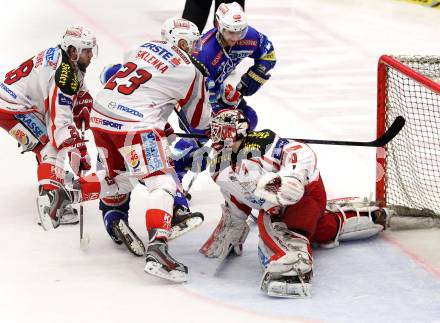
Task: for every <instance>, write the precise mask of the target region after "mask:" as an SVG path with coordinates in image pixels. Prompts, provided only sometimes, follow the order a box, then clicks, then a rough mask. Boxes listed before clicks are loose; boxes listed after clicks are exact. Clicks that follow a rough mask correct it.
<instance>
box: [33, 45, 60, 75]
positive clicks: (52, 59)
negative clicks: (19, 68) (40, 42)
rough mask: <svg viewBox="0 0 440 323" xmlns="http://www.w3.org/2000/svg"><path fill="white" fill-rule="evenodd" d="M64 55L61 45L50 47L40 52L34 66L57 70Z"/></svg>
mask: <svg viewBox="0 0 440 323" xmlns="http://www.w3.org/2000/svg"><path fill="white" fill-rule="evenodd" d="M61 57H62V49H61V48H59V47H49V48H46V49H45V50H43V51H41V52H39V53H38V54H37V55H36V56H35V58H34V61H35V63H34V64H35V65H34V67H36V68H37V67H40V66H42V67H44V68H50V69H53V70H55V69H56V68H57V66H58V63H59V61H60V58H61Z"/></svg>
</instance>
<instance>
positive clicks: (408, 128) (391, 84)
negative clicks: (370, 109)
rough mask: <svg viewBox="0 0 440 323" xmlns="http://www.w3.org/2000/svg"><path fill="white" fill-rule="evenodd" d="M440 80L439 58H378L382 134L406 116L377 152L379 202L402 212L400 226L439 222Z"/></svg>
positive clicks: (377, 198) (437, 224)
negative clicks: (401, 126)
mask: <svg viewBox="0 0 440 323" xmlns="http://www.w3.org/2000/svg"><path fill="white" fill-rule="evenodd" d="M439 83H440V56H386V55H384V56H382V57H381V58H380V59H379V66H378V111H377V120H378V124H377V134H378V136H380V135H382V134H383V133H384V131H385V130H386V129H387V128H388V127H389V125H390V124H391V123H392V121H393V120H394V119H395V118H396V117H397V116H399V115H401V116H403V117H404V118H405V119H406V123H405V126H404V127H403V129H402V130H401V132H400V133H399V134H398V135H397V136H396V137H395V138H394V139H393V140H392V141H391V142H390V143H388V144H387V146H386V147H384V148H378V150H377V154H376V158H377V163H378V165H377V166H378V167H377V178H376V200H377V201H379V202H380V203H382V204H383V206H387V207H390V208H392V209H394V210H395V211H396V212H395V213H396V214H398V215H399V216H398V217H396V220H397V218H399V219H398V223H400V224H397V227H395V228H397V229H399V228H400V229H402V228H425V227H434V226H439V224H440V84H439ZM392 219H393V218H392ZM396 223H397V222H396ZM400 226H401V227H400ZM391 227H393V224H392V225H391Z"/></svg>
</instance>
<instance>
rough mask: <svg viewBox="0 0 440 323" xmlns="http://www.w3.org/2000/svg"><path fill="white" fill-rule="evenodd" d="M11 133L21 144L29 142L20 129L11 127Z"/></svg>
mask: <svg viewBox="0 0 440 323" xmlns="http://www.w3.org/2000/svg"><path fill="white" fill-rule="evenodd" d="M11 135H12V136H13V137H14V138H15V139H16V140H17V141H18V142H19V143H20V144H21V145H23V146H26V145H27V144H29V137H28V136H27V135H26V134H25V133H24V132H23V131H22V130H20V129H12V130H11Z"/></svg>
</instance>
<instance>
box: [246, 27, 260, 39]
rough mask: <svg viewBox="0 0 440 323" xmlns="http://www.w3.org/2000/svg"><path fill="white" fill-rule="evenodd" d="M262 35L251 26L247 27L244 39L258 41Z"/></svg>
mask: <svg viewBox="0 0 440 323" xmlns="http://www.w3.org/2000/svg"><path fill="white" fill-rule="evenodd" d="M262 35H263V34H262V33H260V32H259V31H258V30H257V29H255V28H254V27H252V26H248V30H247V32H246V36H245V37H244V38H248V39H255V40H258V39H260V37H261V36H262Z"/></svg>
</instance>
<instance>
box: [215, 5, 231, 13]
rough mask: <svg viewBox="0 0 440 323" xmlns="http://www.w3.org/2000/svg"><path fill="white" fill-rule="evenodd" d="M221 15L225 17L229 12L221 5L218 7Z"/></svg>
mask: <svg viewBox="0 0 440 323" xmlns="http://www.w3.org/2000/svg"><path fill="white" fill-rule="evenodd" d="M217 10H219V11H220V13H221V14H222V15H226V13H227V12H228V11H229V9H228V7H226V6H225V5H224V4H223V3H222V4H221V5H220V6H219V7H218V9H217Z"/></svg>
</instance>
